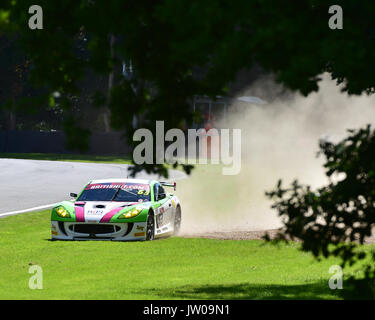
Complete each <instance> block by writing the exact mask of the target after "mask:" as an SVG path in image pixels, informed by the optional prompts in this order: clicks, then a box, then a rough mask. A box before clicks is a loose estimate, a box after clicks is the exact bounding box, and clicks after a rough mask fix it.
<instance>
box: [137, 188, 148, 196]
mask: <svg viewBox="0 0 375 320" xmlns="http://www.w3.org/2000/svg"><path fill="white" fill-rule="evenodd" d="M138 194H141V195H144V196H148V195H149V194H150V190H142V189H140V190H138Z"/></svg>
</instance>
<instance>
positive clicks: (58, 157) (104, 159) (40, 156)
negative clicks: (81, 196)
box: [0, 152, 131, 164]
mask: <svg viewBox="0 0 375 320" xmlns="http://www.w3.org/2000/svg"><path fill="white" fill-rule="evenodd" d="M0 158H9V159H29V160H50V161H74V162H95V163H120V164H130V163H131V159H130V156H129V155H122V156H121V155H117V156H98V155H88V154H55V153H4V152H0Z"/></svg>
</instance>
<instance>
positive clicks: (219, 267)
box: [0, 210, 339, 299]
mask: <svg viewBox="0 0 375 320" xmlns="http://www.w3.org/2000/svg"><path fill="white" fill-rule="evenodd" d="M49 219H50V217H49V211H48V210H46V211H41V212H32V213H26V214H22V215H17V216H10V217H6V218H4V219H1V222H0V234H1V237H0V274H1V275H2V276H1V277H0V299H338V298H339V296H338V292H337V290H336V291H334V290H330V289H329V287H328V279H329V277H330V276H332V275H331V274H329V273H328V270H329V267H330V266H331V265H333V264H337V263H338V261H337V260H335V259H328V260H324V261H322V262H317V261H315V260H314V259H313V257H312V256H311V255H310V254H307V253H303V252H301V251H299V250H298V246H299V245H298V244H297V243H293V244H289V245H280V246H279V247H276V246H272V245H270V244H265V242H263V241H258V240H246V241H235V240H233V241H231V240H210V239H199V238H193V239H186V238H179V237H173V238H169V239H163V240H156V241H152V242H110V241H66V242H63V241H50V240H49V239H50V224H49ZM31 265H39V266H41V267H42V269H43V289H42V290H31V289H29V287H28V282H29V279H30V277H31V276H32V275H31V274H29V268H30V266H31Z"/></svg>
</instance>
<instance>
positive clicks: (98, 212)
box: [86, 209, 104, 216]
mask: <svg viewBox="0 0 375 320" xmlns="http://www.w3.org/2000/svg"><path fill="white" fill-rule="evenodd" d="M86 213H87V215H88V216H101V215H102V214H103V213H104V210H93V209H92V210H87V212H86Z"/></svg>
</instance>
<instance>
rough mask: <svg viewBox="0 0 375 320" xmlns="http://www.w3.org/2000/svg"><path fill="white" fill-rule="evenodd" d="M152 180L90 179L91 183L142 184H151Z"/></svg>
mask: <svg viewBox="0 0 375 320" xmlns="http://www.w3.org/2000/svg"><path fill="white" fill-rule="evenodd" d="M151 181H152V180H149V179H128V178H127V179H124V178H123V179H119V178H113V179H97V180H92V181H90V184H93V183H141V184H150V183H151Z"/></svg>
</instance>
